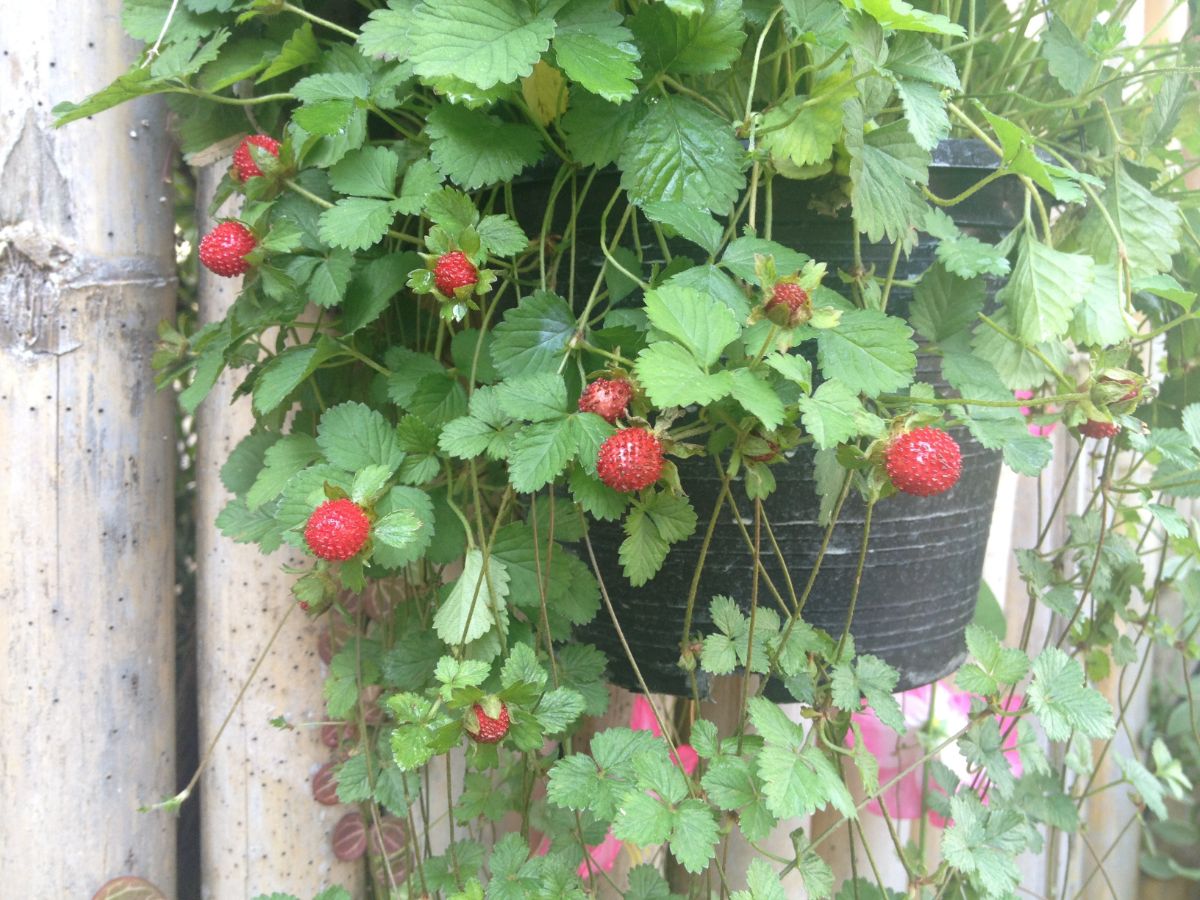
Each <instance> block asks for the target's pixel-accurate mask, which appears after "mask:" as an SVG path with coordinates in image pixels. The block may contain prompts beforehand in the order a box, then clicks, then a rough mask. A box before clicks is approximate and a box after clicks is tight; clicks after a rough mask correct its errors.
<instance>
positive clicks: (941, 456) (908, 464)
mask: <svg viewBox="0 0 1200 900" xmlns="http://www.w3.org/2000/svg"><path fill="white" fill-rule="evenodd" d="M886 462H887V473H888V477H889V478H890V479H891V480H892V484H893V485H895V486H896V489H897V490H900V491H904V493H906V494H913V495H915V496H917V497H931V496H933V495H934V494H940V493H942V492H943V491H948V490H950V488H952V487H954V484H955V482H957V481H958V476H959V475H960V474H961V473H962V451H961V450H960V449H959V447H958V442H957V441H956V440H954V438H952V437H951V436H950V435H948V434H947V433H946V432H944V431H942V430H941V429H938V428H914V429H913V430H912V431H909V432H906V433H904V434H902V435H900V436H899V437H896V438H894V439H893V440H892V442H891V443H890V444H888V448H887V452H886Z"/></svg>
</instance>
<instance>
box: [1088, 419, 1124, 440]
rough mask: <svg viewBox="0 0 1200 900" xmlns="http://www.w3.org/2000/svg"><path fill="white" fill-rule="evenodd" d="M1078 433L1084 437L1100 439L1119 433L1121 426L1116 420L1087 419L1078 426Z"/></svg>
mask: <svg viewBox="0 0 1200 900" xmlns="http://www.w3.org/2000/svg"><path fill="white" fill-rule="evenodd" d="M1079 433H1080V434H1082V435H1083V436H1084V437H1090V438H1095V439H1096V440H1098V441H1101V440H1104V438H1111V437H1116V436H1117V435H1118V434H1120V433H1121V426H1120V425H1118V424H1117V423H1116V422H1101V421H1100V420H1098V419H1088V420H1087V421H1086V422H1084V423H1083V424H1082V425H1080V426H1079Z"/></svg>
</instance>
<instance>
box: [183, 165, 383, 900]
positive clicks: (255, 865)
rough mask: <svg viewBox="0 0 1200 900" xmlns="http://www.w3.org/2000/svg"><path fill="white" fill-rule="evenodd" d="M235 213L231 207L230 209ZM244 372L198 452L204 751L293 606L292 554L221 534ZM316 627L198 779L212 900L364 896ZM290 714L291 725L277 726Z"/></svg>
mask: <svg viewBox="0 0 1200 900" xmlns="http://www.w3.org/2000/svg"><path fill="white" fill-rule="evenodd" d="M217 169H218V167H211V168H209V169H207V170H205V171H203V172H202V173H201V175H200V189H199V191H198V192H197V195H198V198H197V199H198V204H199V207H198V212H199V215H198V217H197V221H198V222H199V223H200V227H201V230H202V231H203V230H207V229H208V228H211V227H212V224H213V223H212V221H211V220H209V219H207V217H206V216H205V215H204V211H205V210H207V208H208V205H209V203H210V201H211V199H212V196H213V193H214V191H215V188H216V184H217V181H218V180H219V178H220V174H221V173H220V172H219V171H218V170H217ZM226 214H232V210H229V211H226ZM240 289H241V280H240V279H225V278H217V277H215V276H211V275H210V274H209V273H208V272H207V271H203V270H202V271H201V273H200V280H199V297H200V314H201V319H202V320H203V321H205V322H210V321H213V320H216V319H220V318H221V317H222V316H224V314H225V311H226V310H227V309H228V308H229V305H230V304H231V303H232V302H233V300H234V299H235V298H236V297H237V294H238V292H239V291H240ZM239 380H240V379H239V373H237V372H234V373H232V374H231V373H228V372H227V373H226V374H225V375H224V376H223V377H222V378H221V379H220V381H219V382H218V383H217V386H216V387H215V388H214V389H213V392H212V393H211V394H210V395H209V397H208V398H207V399H206V400H205V401H204V403H203V404H202V406H201V408H200V411H199V415H198V428H197V439H198V440H197V445H196V525H197V527H196V558H197V563H198V566H199V569H198V571H197V582H196V594H197V598H196V603H197V611H196V614H197V639H198V640H197V643H198V648H197V652H198V660H197V684H198V685H199V692H200V697H199V709H200V746H201V748H202V749H203V748H206V747H208V746H209V744H210V743H211V742H212V741H213V740H214V738H215V736H216V734H217V731H218V729H219V728H220V727H221V723H222V722H223V721H224V719H225V717H226V715H227V714H228V713H229V710H230V709H231V708H233V706H234V704H235V703H236V701H237V696H238V693H239V691H240V690H241V688H242V685H243V684H244V683H245V682H246V679H247V677H248V675H249V674H250V670H251V668H252V667H253V666H254V664H255V662H257V661H258V659H259V657H260V655H261V654H263V653H264V652H265V650H266V645H267V643H268V640H269V639H270V637H271V635H272V633H274V631H275V629H276V627H277V626H278V625H279V623H280V621H281V619H282V618H283V616H284V614H285V613H286V612H287V610H288V609H289V608H290V607H292V606H293V605H294V603H295V601H294V599H293V597H292V596H291V593H290V590H291V584H292V580H293V579H294V578H295V576H294V575H288V574H286V573H285V572H284V571H283V569H282V566H283V565H284V564H286V563H293V564H295V563H298V562H299V561H300V560H299V557H298V556H296V555H295V554H294V552H289V551H287V550H281V551H279V552H278V553H276V554H274V555H272V556H269V557H266V556H263V555H262V554H260V553H259V552H258V549H257V548H256V547H254V546H251V545H245V544H234V543H233V542H232V541H231V540H229V539H228V538H225V537H223V536H222V535H221V534H220V533H219V532H218V531H217V530H216V527H215V526H214V524H213V523H214V522H215V521H216V518H217V514H218V513H219V512H220V511H221V509H222V507H224V505H225V503H226V502H227V501H228V499H229V497H228V494H227V493H226V491H225V488H224V486H223V485H222V484H221V479H220V470H221V466H222V465H223V464H224V462H225V460H226V459H227V458H228V456H229V453H230V451H231V450H233V448H234V447H235V446H237V443H238V441H240V440H241V439H242V438H243V437H244V436H245V435H246V434H248V433H249V431H250V427H251V425H252V424H253V417H252V415H251V411H250V405H249V398H242V399H241V400H239V401H238V402H237V403H232V398H233V391H234V388H235V387H236V385H237V383H238V381H239ZM318 633H319V628H318V626H317V625H315V624H313V623H311V622H309V621H308V620H307V619H305V617H304V616H303V615H302V614H301V613H300V612H299V611H298V610H295V611H293V613H292V615H291V616H290V617H289V619H288V621H287V623H286V624H285V625H284V627H283V629H282V631H281V632H280V633H279V636H278V637H277V638H276V640H275V644H274V646H273V648H272V649H271V650H270V652H269V653H268V654H267V657H266V659H265V660H264V662H263V663H262V666H261V667H260V669H259V670H258V673H257V676H256V678H255V679H254V681H253V682H252V683H251V684H250V686H249V688H248V689H247V690H246V693H245V696H244V697H243V698H242V701H241V703H240V705H238V706H237V709H236V711H235V712H234V714H233V717H232V718H231V720H230V722H229V724H228V726H227V727H226V728H225V731H224V732H223V733H222V735H221V738H220V741H219V743H218V744H217V747H216V751H215V752H214V754H213V757H212V761H211V763H210V765H209V768H208V769H207V771H206V772H205V774H204V776H203V778H202V780H201V794H200V796H201V828H202V834H201V840H200V844H201V861H200V866H201V881H202V884H203V896H204V897H206V898H213V900H226V898H229V900H241V898H246V897H253V896H256V895H258V894H271V893H274V892H291V893H294V894H296V895H298V896H301V897H308V896H311V895H312V894H313V893H314V892H316V891H317V890H318V889H319V888H321V887H328V886H331V885H335V884H340V885H342V886H343V887H345V888H347V889H349V890H350V891H351V893H352V895H354V896H359V895H360V893H361V891H362V884H363V877H364V872H363V867H362V865H361V864H359V863H344V862H339V861H338V860H337V858H336V857H335V856H334V854H333V849H332V845H331V840H330V839H331V835H332V832H333V828H334V826H335V825H336V824H337V822H338V820H339V819H340V818H341V817H342V816H343V815H345V814H346V813H348V812H350V811H351V810H350V808H348V807H344V806H320V805H318V804H317V803H316V802H314V801H313V799H312V793H311V778H312V776H313V774H314V773H315V772H316V770H317V769H318V768H320V766H321V765H323V764H324V763H326V762H328V761H329V760H330V759H331V756H332V751H330V750H329V748H327V747H326V746H325V745H324V744H323V743H322V742H321V738H320V729H319V727H317V726H316V725H315V724H314V723H319V722H321V721H323V720H324V718H325V701H324V699H323V697H322V685H323V684H324V680H325V675H326V672H325V667H324V665H323V664H322V662H321V660H320V657H319V656H318V653H317V635H318ZM280 716H281V717H283V718H284V719H285V720H286V721H287V723H288V725H289V726H291V727H289V728H283V729H280V728H276V727H273V726H272V725H271V720H272V719H274V718H276V717H280Z"/></svg>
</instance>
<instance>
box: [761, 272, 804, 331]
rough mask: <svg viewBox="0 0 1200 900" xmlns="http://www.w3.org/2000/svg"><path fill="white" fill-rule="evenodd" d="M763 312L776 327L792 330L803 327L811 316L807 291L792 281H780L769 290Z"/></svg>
mask: <svg viewBox="0 0 1200 900" xmlns="http://www.w3.org/2000/svg"><path fill="white" fill-rule="evenodd" d="M763 312H765V313H766V315H767V318H768V319H770V320H771V321H772V322H774V323H775V324H776V325H782V326H786V327H788V328H794V327H796V326H797V325H803V324H804V323H805V322H807V321H808V319H809V317H810V316H811V315H812V303H811V302H810V301H809V298H808V291H806V290H805V289H804V288H802V287H800V285H798V284H796V283H795V282H792V281H780V282H778V283H776V285H775V287H774V288H772V289H771V296H770V297H768V298H767V302H766V303H765V304H764V305H763Z"/></svg>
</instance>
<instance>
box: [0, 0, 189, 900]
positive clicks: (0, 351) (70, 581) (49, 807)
mask: <svg viewBox="0 0 1200 900" xmlns="http://www.w3.org/2000/svg"><path fill="white" fill-rule="evenodd" d="M120 13H121V3H120V0H94V2H91V3H82V4H74V5H72V7H71V9H70V14H69V15H64V14H63V10H62V9H61V8H59V7H58V6H57V5H56V4H40V5H39V4H35V5H30V6H28V7H25V8H23V9H22V12H21V16H20V21H19V24H17V20H16V19H15V18H13V19H12V20H11V21H10V22H9V23H8V24H7V25H6V26H5V27H4V28H3V29H2V30H0V60H2V62H0V72H2V73H3V74H2V77H3V84H4V102H3V103H2V104H0V459H2V460H3V468H2V471H0V509H2V510H3V511H4V520H5V521H4V528H3V529H0V685H2V686H3V691H4V713H3V726H4V727H3V728H0V802H2V803H3V806H4V826H3V835H4V837H3V840H0V884H2V885H3V886H4V887H3V888H2V889H0V892H2V893H4V894H5V895H6V896H22V897H87V896H91V895H92V893H93V892H95V891H96V889H97V888H99V887H100V886H101V885H102V884H103V883H104V882H106V881H108V880H109V879H111V878H114V877H116V876H120V875H126V874H129V875H141V876H143V877H145V878H147V879H149V880H150V881H152V882H154V883H155V884H156V885H157V886H158V887H159V888H161V889H162V890H163V891H164V892H165V893H167V894H168V895H172V896H173V895H174V894H175V820H174V819H173V818H172V817H170V816H165V815H153V814H142V813H139V812H137V809H138V807H139V806H140V805H142V804H145V803H148V802H153V801H157V800H159V799H161V798H162V797H163V796H165V795H168V794H171V793H173V792H174V790H175V788H176V784H175V776H176V773H175V696H174V661H175V660H174V656H175V644H174V605H175V596H174V581H175V578H174V566H173V553H174V539H173V534H174V527H173V504H174V491H173V487H172V485H173V479H174V473H175V465H176V461H175V428H174V419H173V412H172V403H171V398H170V396H168V395H166V394H158V393H157V392H156V391H155V388H154V382H153V375H152V372H151V370H150V356H151V353H152V351H153V348H154V343H155V340H156V326H157V324H158V322H159V320H160V319H162V318H164V317H168V316H170V314H171V312H172V309H173V306H174V296H175V284H174V259H173V246H172V206H171V203H170V202H169V194H170V188H169V187H168V185H167V184H166V176H167V175H168V174H169V166H168V161H169V157H168V150H169V141H168V139H167V136H166V134H165V129H164V115H163V113H164V109H163V106H162V105H161V103H160V102H158V101H157V100H139V101H137V102H135V103H132V104H129V105H126V106H124V107H122V108H120V109H117V110H114V111H112V112H107V113H105V114H103V115H101V116H98V117H96V118H95V119H92V120H89V121H81V122H78V123H76V124H74V125H72V126H70V127H69V128H66V129H64V130H62V131H55V130H54V129H53V126H52V121H53V117H52V115H51V112H50V109H51V107H52V106H53V105H54V104H55V103H57V102H59V101H61V100H67V99H79V98H80V97H81V96H82V95H84V94H86V93H88V92H89V91H94V90H97V89H99V88H100V87H102V86H104V85H105V84H107V83H108V82H109V81H111V80H112V79H113V78H114V77H115V76H117V75H118V74H120V73H121V72H123V71H124V70H125V69H126V67H127V66H128V64H129V60H131V59H132V58H134V56H135V55H136V47H135V46H134V45H133V44H132V43H131V42H129V41H127V40H126V39H125V38H124V37H123V36H122V35H121V31H120V28H119V27H118V26H117V24H116V23H117V22H118V21H119V18H120Z"/></svg>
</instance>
